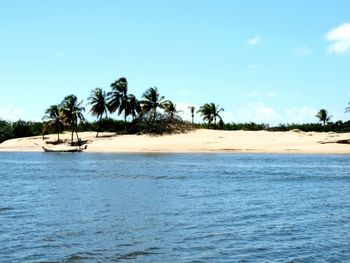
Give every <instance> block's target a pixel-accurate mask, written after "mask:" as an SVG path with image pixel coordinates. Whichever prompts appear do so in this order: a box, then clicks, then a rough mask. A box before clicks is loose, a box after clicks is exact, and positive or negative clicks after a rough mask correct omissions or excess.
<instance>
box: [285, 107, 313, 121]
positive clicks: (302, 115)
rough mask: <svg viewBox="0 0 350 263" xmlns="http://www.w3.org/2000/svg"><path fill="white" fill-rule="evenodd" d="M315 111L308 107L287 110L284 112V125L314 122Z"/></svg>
mask: <svg viewBox="0 0 350 263" xmlns="http://www.w3.org/2000/svg"><path fill="white" fill-rule="evenodd" d="M317 112H318V111H317V110H316V109H313V108H310V107H305V106H304V107H301V108H289V109H286V112H285V117H284V119H285V121H284V122H285V123H305V122H315V120H316V119H315V115H316V114H317Z"/></svg>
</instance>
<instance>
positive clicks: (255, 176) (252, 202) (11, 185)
mask: <svg viewBox="0 0 350 263" xmlns="http://www.w3.org/2000/svg"><path fill="white" fill-rule="evenodd" d="M349 260H350V156H331V155H329V156H328V155H322V156H315V155H259V154H257V155H244V154H243V155H239V154H170V155H156V154H148V155H141V154H140V155H138V154H130V155H124V154H85V153H82V154H55V153H52V154H45V153H0V262H349Z"/></svg>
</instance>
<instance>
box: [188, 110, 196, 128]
mask: <svg viewBox="0 0 350 263" xmlns="http://www.w3.org/2000/svg"><path fill="white" fill-rule="evenodd" d="M188 108H189V109H190V110H191V117H192V124H194V110H195V107H194V106H190V107H188Z"/></svg>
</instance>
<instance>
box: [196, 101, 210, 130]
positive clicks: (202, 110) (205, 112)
mask: <svg viewBox="0 0 350 263" xmlns="http://www.w3.org/2000/svg"><path fill="white" fill-rule="evenodd" d="M197 113H199V114H200V115H201V116H202V118H203V121H207V122H208V128H209V127H210V124H211V122H212V121H213V119H214V116H213V111H212V107H211V104H209V103H205V104H203V105H202V106H200V107H199V110H198V111H197Z"/></svg>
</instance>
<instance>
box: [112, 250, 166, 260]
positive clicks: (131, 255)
mask: <svg viewBox="0 0 350 263" xmlns="http://www.w3.org/2000/svg"><path fill="white" fill-rule="evenodd" d="M156 249H158V248H151V249H150V250H156ZM157 254H159V253H155V252H149V251H133V252H130V253H126V254H120V255H116V257H117V259H118V260H123V259H136V258H137V257H144V256H150V255H157Z"/></svg>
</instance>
